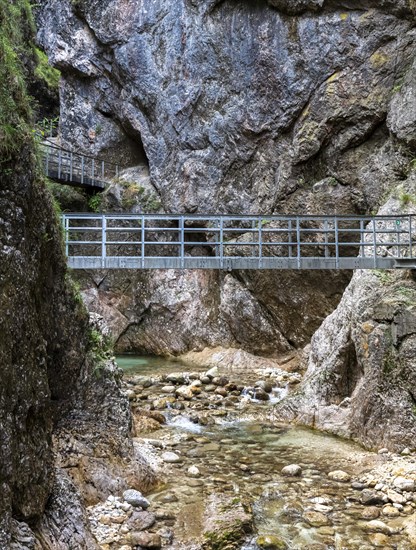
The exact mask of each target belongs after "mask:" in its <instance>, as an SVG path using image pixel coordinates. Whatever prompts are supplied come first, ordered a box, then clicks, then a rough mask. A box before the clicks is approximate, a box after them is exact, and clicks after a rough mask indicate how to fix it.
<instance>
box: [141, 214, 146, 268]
mask: <svg viewBox="0 0 416 550" xmlns="http://www.w3.org/2000/svg"><path fill="white" fill-rule="evenodd" d="M141 220H142V229H141V241H142V246H141V263H142V269H144V254H145V246H146V245H145V244H144V243H145V239H146V227H145V223H146V221H145V219H144V216H142V217H141Z"/></svg>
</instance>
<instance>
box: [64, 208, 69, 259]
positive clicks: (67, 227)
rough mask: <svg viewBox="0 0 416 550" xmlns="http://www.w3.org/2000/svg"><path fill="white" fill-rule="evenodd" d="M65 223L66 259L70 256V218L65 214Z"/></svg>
mask: <svg viewBox="0 0 416 550" xmlns="http://www.w3.org/2000/svg"><path fill="white" fill-rule="evenodd" d="M63 221H64V235H65V255H66V257H68V256H69V218H67V217H66V216H65V214H64V217H63Z"/></svg>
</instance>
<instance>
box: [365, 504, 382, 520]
mask: <svg viewBox="0 0 416 550" xmlns="http://www.w3.org/2000/svg"><path fill="white" fill-rule="evenodd" d="M379 516H380V510H379V508H376V507H375V506H368V507H367V508H364V510H363V511H362V514H361V517H362V518H363V519H377V518H378V517H379Z"/></svg>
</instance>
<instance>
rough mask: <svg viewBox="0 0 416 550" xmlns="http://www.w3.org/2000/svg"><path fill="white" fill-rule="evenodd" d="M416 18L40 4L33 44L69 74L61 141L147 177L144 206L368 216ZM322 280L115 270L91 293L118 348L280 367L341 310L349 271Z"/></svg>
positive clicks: (279, 8)
mask: <svg viewBox="0 0 416 550" xmlns="http://www.w3.org/2000/svg"><path fill="white" fill-rule="evenodd" d="M412 6H413V4H412V3H411V2H407V1H405V0H403V1H401V2H387V1H386V2H382V3H380V2H373V1H371V0H368V1H366V2H356V1H353V0H351V1H348V2H336V1H335V0H333V1H326V2H324V1H323V0H322V1H321V0H316V1H314V0H310V1H308V0H304V1H303V0H299V1H283V0H275V1H269V2H266V1H265V0H258V1H256V2H248V1H235V0H233V1H231V0H229V1H228V0H227V1H221V2H219V1H213V0H206V1H203V2H194V1H191V0H182V1H180V2H175V3H172V2H168V1H162V0H161V1H160V2H159V1H158V2H153V1H150V0H141V1H133V0H132V1H128V2H121V1H119V0H111V1H110V0H106V1H105V2H102V1H92V2H84V1H83V0H78V1H77V2H70V1H69V0H67V1H63V2H60V3H59V6H58V5H57V3H56V2H50V1H47V0H43V1H42V2H41V7H40V10H39V14H38V20H39V27H40V30H39V35H38V38H39V40H40V42H41V43H42V45H43V46H44V47H45V49H46V51H47V52H48V54H49V57H50V59H51V61H52V63H53V64H55V65H56V66H57V67H59V68H60V70H61V71H62V74H63V82H62V87H61V102H62V103H61V139H62V140H63V141H64V142H65V143H67V144H69V145H71V146H73V147H75V148H80V149H82V150H89V151H91V152H92V153H100V154H107V155H109V156H110V157H112V158H114V159H115V158H116V159H117V160H118V161H122V162H124V163H127V164H131V165H133V164H137V163H139V164H140V163H141V165H142V166H143V169H142V172H143V171H144V172H145V171H146V170H145V167H146V166H147V167H148V170H149V177H146V182H145V183H143V181H144V180H143V177H142V178H139V180H138V181H140V182H141V183H140V185H141V186H143V188H144V189H145V190H146V193H145V196H146V197H147V202H144V203H143V201H142V210H147V211H148V210H149V200H148V197H150V196H151V197H152V204H156V203H157V204H158V207H160V208H161V209H162V211H166V212H203V213H218V212H226V213H264V214H266V213H305V212H308V213H334V212H337V213H349V214H352V213H365V212H369V211H372V210H374V209H375V208H377V207H378V205H379V202H380V199H381V198H382V197H383V196H384V195H385V194H386V192H388V190H389V189H391V188H392V187H394V185H395V184H397V183H398V182H399V181H401V180H402V179H403V178H405V177H406V175H405V172H406V168H407V165H408V163H409V159H410V157H411V155H410V156H409V150H408V148H409V146H412V144H413V141H412V140H413V137H411V136H412V135H413V131H414V120H412V119H411V117H406V115H405V113H406V112H408V111H409V109H411V107H412V105H413V103H412V102H414V99H413V98H414V95H412V87H413V82H414V80H413V79H412V72H413V69H412V67H411V63H412V56H413V54H414V51H415V37H414V28H413V21H414V18H413V11H412ZM413 7H414V6H413ZM149 178H150V179H149ZM131 189H133V187H132V188H131ZM130 192H131V190H130ZM133 194H134V193H133ZM129 201H130V203H129ZM139 203H140V200H139ZM128 204H131V197H130V198H129V199H128V200H127V201H125V203H124V207H125V208H127V209H128V208H129V206H127V205H128ZM111 206H112V207H114V206H115V207H117V206H118V207H119V206H120V204H118V205H117V204H116V205H115V204H114V202H113V203H111ZM173 279H174V281H175V282H174V283H173V282H172V281H173ZM325 279H326V280H327V281H328V284H327V285H326V287H325V288H323V287H322V285H321V281H322V275H321V274H319V273H314V274H311V273H302V275H301V276H300V275H299V274H297V275H294V274H293V273H291V274H283V275H282V274H277V273H274V274H270V273H241V274H234V273H233V274H230V275H226V276H223V275H213V274H203V275H198V274H181V273H173V274H170V275H169V276H167V277H165V276H164V275H162V274H156V275H154V274H141V275H140V276H135V275H132V274H129V275H128V276H125V275H119V276H114V275H113V274H110V273H109V274H107V275H105V274H103V275H102V276H101V277H100V279H99V281H100V282H99V284H97V278H96V277H94V276H91V277H90V280H89V281H87V282H86V287H88V288H89V290H88V293H87V294H88V302H89V304H90V306H91V307H92V308H93V309H94V310H96V311H99V312H101V313H103V314H104V315H105V316H106V318H107V319H108V320H109V322H110V325H111V326H112V327H113V330H114V335H115V337H116V339H117V340H118V342H119V347H120V349H123V350H127V349H138V350H142V351H146V352H150V353H165V354H166V353H174V354H177V353H182V352H184V351H187V350H189V349H192V348H201V347H203V346H211V345H225V346H228V345H232V346H236V345H239V346H241V347H243V348H244V349H246V350H247V351H254V352H255V353H263V354H269V355H270V354H272V355H273V354H274V355H276V354H279V353H282V352H285V351H287V350H288V349H290V348H293V347H295V348H298V347H300V346H302V345H304V344H305V343H306V342H307V341H308V339H309V338H310V336H311V335H312V333H313V331H314V330H316V328H317V327H318V326H319V324H320V322H321V321H322V319H323V318H324V317H325V316H326V315H327V314H328V313H330V312H331V311H332V310H333V309H334V307H336V305H337V303H338V301H339V298H340V296H341V294H342V292H343V289H344V288H345V286H346V285H347V283H348V280H349V276H348V274H342V275H335V276H333V275H330V274H329V273H326V274H325ZM172 284H174V285H175V287H176V288H177V289H178V290H177V292H176V293H172ZM248 310H250V312H249V311H248ZM251 324H252V325H253V326H251ZM162 325H163V326H166V325H168V326H169V328H168V329H164V328H162ZM253 331H254V332H256V334H257V336H256V338H255V339H254V340H255V341H253ZM155 334H157V337H154V335H155ZM152 335H153V336H152Z"/></svg>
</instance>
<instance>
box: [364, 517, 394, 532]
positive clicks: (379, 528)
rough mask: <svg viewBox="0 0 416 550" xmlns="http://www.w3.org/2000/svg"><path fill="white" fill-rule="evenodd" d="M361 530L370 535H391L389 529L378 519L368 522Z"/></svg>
mask: <svg viewBox="0 0 416 550" xmlns="http://www.w3.org/2000/svg"><path fill="white" fill-rule="evenodd" d="M363 529H364V530H365V531H368V532H370V533H384V534H385V535H390V534H391V533H392V530H391V528H390V527H389V526H388V525H386V524H385V523H384V522H383V521H380V520H378V519H373V520H371V521H369V522H368V523H366V524H365V525H364V526H363Z"/></svg>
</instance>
